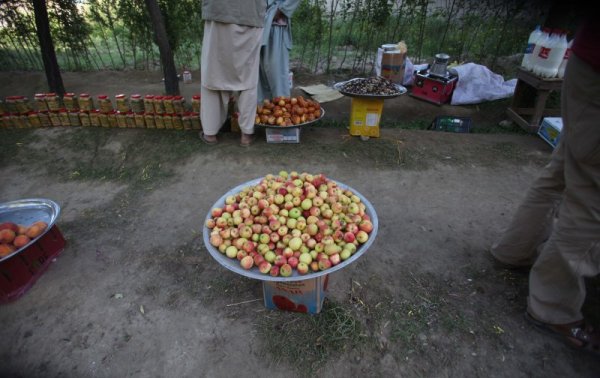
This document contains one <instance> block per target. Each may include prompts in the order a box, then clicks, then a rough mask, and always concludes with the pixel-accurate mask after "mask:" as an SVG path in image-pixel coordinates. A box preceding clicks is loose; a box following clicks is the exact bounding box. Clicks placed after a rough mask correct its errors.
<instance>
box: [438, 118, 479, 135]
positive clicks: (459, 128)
mask: <svg viewBox="0 0 600 378" xmlns="http://www.w3.org/2000/svg"><path fill="white" fill-rule="evenodd" d="M428 129H429V130H433V131H447V132H452V133H470V132H471V119H470V118H468V117H453V116H437V117H435V119H434V120H433V122H432V123H431V125H430V126H429V128H428Z"/></svg>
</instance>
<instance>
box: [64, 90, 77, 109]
mask: <svg viewBox="0 0 600 378" xmlns="http://www.w3.org/2000/svg"><path fill="white" fill-rule="evenodd" d="M63 104H64V106H65V108H66V109H67V110H68V111H72V110H76V109H79V104H78V103H77V97H76V96H75V93H65V95H64V96H63Z"/></svg>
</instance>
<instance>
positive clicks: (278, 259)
mask: <svg viewBox="0 0 600 378" xmlns="http://www.w3.org/2000/svg"><path fill="white" fill-rule="evenodd" d="M267 261H268V260H267ZM273 263H274V264H275V265H277V266H282V265H283V264H287V259H286V258H285V256H283V255H277V256H275V261H274V262H273Z"/></svg>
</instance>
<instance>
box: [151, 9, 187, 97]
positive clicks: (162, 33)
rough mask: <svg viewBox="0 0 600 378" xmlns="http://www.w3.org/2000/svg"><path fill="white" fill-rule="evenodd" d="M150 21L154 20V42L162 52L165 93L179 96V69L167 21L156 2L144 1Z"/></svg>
mask: <svg viewBox="0 0 600 378" xmlns="http://www.w3.org/2000/svg"><path fill="white" fill-rule="evenodd" d="M144 1H145V2H146V7H147V8H148V13H150V19H151V20H152V28H153V29H154V42H155V43H156V44H157V45H158V51H159V52H160V61H161V65H162V69H163V75H164V77H165V92H166V93H167V94H169V95H178V94H179V81H178V79H177V69H176V68H175V59H174V57H173V51H172V50H171V45H170V43H169V38H168V36H167V28H166V27H165V20H164V18H163V15H162V13H161V11H160V7H159V6H158V2H157V1H156V0H144Z"/></svg>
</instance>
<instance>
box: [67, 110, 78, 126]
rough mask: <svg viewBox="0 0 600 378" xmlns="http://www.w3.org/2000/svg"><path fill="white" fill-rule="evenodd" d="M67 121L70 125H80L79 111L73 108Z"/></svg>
mask: <svg viewBox="0 0 600 378" xmlns="http://www.w3.org/2000/svg"><path fill="white" fill-rule="evenodd" d="M69 123H70V124H71V126H81V120H80V119H79V111H77V109H73V110H71V111H70V112H69Z"/></svg>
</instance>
